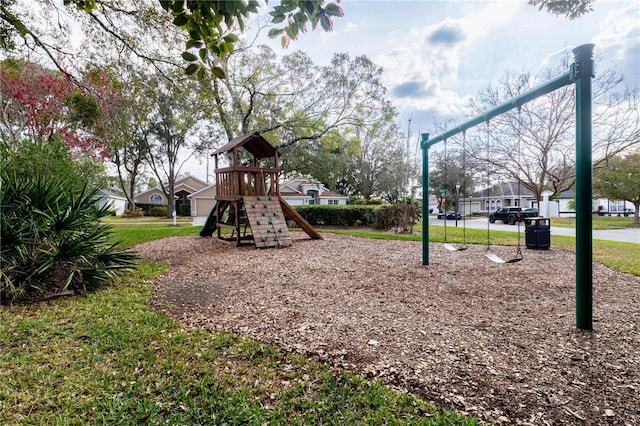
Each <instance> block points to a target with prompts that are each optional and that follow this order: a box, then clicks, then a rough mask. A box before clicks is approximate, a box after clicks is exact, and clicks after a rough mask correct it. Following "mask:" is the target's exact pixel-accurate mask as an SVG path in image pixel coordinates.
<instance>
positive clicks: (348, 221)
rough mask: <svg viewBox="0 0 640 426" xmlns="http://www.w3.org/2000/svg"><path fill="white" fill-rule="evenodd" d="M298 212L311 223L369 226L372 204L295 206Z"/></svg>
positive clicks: (371, 216)
mask: <svg viewBox="0 0 640 426" xmlns="http://www.w3.org/2000/svg"><path fill="white" fill-rule="evenodd" d="M294 208H295V209H296V210H297V211H298V213H300V215H301V216H302V217H303V218H304V219H305V220H306V221H307V222H309V224H311V225H332V226H358V225H364V226H369V225H371V223H372V218H373V210H374V209H375V207H374V206H364V205H338V206H336V205H333V206H328V205H318V204H313V205H307V206H295V207H294Z"/></svg>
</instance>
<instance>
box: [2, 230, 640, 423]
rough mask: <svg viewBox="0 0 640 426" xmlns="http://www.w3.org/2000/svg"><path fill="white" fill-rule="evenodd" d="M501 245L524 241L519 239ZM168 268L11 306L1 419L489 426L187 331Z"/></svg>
mask: <svg viewBox="0 0 640 426" xmlns="http://www.w3.org/2000/svg"><path fill="white" fill-rule="evenodd" d="M199 229H200V227H193V226H186V225H185V226H178V227H173V226H166V224H158V225H144V226H124V225H121V226H117V227H115V229H114V238H116V239H119V240H122V241H123V242H122V243H121V244H122V246H123V247H129V246H131V245H134V244H137V243H140V242H143V241H148V240H151V239H157V238H164V237H167V236H173V235H191V234H197V232H198V231H199ZM325 231H326V230H325ZM462 231H463V230H462V229H455V228H451V229H448V230H447V239H448V241H450V242H456V241H462ZM331 232H340V233H346V234H350V235H355V236H360V237H366V238H385V239H396V238H400V239H408V240H416V241H419V240H420V238H421V235H415V234H414V235H402V234H393V233H389V232H376V231H371V230H362V229H354V230H336V231H331ZM430 238H431V240H432V241H433V242H439V241H443V240H444V230H443V228H442V227H432V228H431V230H430ZM491 238H492V244H500V245H516V244H517V234H516V233H515V232H509V231H495V232H492V234H491ZM551 238H552V240H551V245H552V247H554V248H563V249H568V250H573V248H574V246H575V238H573V237H563V236H553V235H552V236H551ZM466 241H467V243H470V244H485V243H486V231H484V230H476V229H467V230H466ZM638 258H640V244H631V243H617V242H612V241H600V240H594V259H595V260H597V261H599V262H602V263H605V264H607V265H609V266H611V267H612V268H615V269H618V270H621V271H625V272H629V273H632V274H635V275H640V265H638V261H637V259H638ZM166 269H167V266H166V265H162V264H150V263H142V264H140V266H139V268H138V269H137V270H136V271H133V272H131V273H129V274H127V275H126V276H124V277H123V278H122V280H121V282H119V283H118V284H117V285H115V286H112V287H109V288H105V289H102V290H99V291H96V292H93V293H89V294H87V295H85V296H81V297H75V298H69V299H57V300H51V301H49V302H45V303H40V304H36V305H28V306H12V307H2V308H0V321H1V323H2V327H0V348H2V350H1V351H0V378H1V382H2V386H0V424H25V425H26V424H61V425H62V424H64V425H68V424H69V425H71V424H96V423H100V424H113V423H119V424H130V425H134V424H229V425H237V424H255V425H261V424H283V425H284V424H300V425H302V424H335V425H338V424H340V425H342V424H419V425H444V424H446V425H476V424H479V422H478V421H477V420H476V419H474V418H470V417H464V416H461V415H458V414H455V413H453V412H448V411H445V410H441V409H439V408H437V407H434V406H432V405H430V404H428V403H426V402H425V401H423V400H421V399H419V398H415V397H412V396H409V395H406V394H403V393H399V392H396V391H393V390H390V389H389V388H387V387H386V386H384V385H383V384H382V383H380V382H377V381H370V380H366V379H364V378H362V377H360V376H357V375H354V374H351V373H348V372H345V371H342V370H338V369H334V368H331V367H328V366H327V365H324V364H321V363H316V362H312V361H309V360H307V359H305V358H303V357H301V356H298V355H294V354H290V353H285V352H281V351H279V350H277V349H276V348H273V347H271V346H268V345H264V344H261V343H259V342H257V341H253V340H248V339H242V338H240V337H238V336H235V335H233V334H229V333H209V332H207V331H205V330H202V329H196V330H185V329H182V328H181V327H180V325H179V324H178V323H176V322H175V321H173V320H171V319H170V318H168V317H167V316H165V315H163V314H160V313H158V312H156V311H154V310H153V309H151V308H150V307H149V306H148V305H147V300H148V297H149V293H150V291H151V285H152V282H153V280H154V278H155V277H156V276H157V275H158V274H159V273H161V272H163V271H165V270H166Z"/></svg>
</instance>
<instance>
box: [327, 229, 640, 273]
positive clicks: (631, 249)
mask: <svg viewBox="0 0 640 426" xmlns="http://www.w3.org/2000/svg"><path fill="white" fill-rule="evenodd" d="M324 231H325V232H333V233H337V234H345V235H352V236H355V237H363V238H378V239H385V240H394V239H398V240H409V241H421V240H422V234H421V232H422V227H421V226H418V227H415V228H414V233H413V234H395V233H393V232H381V231H375V230H370V229H358V228H354V229H325V230H324ZM418 232H419V233H418ZM463 234H464V238H463ZM490 238H491V240H490V241H491V244H492V245H501V246H516V245H518V233H517V231H491V234H490ZM429 241H431V242H436V243H438V242H440V243H443V242H444V241H445V238H444V227H443V226H432V227H431V228H429ZM463 241H466V243H467V244H487V230H486V229H472V228H467V229H466V231H465V230H464V229H463V228H461V227H458V228H455V227H447V242H449V243H452V244H461V243H462V242H463ZM575 241H576V239H575V237H566V236H561V235H553V234H551V247H553V248H561V249H564V250H570V251H575V244H576V243H575ZM520 244H521V245H522V246H525V235H524V231H521V232H520ZM638 259H640V244H634V243H623V242H617V241H606V240H593V260H595V261H596V262H600V263H602V264H604V265H607V266H609V267H611V268H613V269H616V270H619V271H622V272H626V273H629V274H633V275H637V276H640V262H639V261H638Z"/></svg>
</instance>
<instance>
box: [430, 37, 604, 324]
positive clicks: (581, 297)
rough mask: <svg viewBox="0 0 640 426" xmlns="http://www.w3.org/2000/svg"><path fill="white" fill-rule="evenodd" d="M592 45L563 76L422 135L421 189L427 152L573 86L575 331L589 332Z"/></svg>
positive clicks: (577, 52) (586, 46)
mask: <svg viewBox="0 0 640 426" xmlns="http://www.w3.org/2000/svg"><path fill="white" fill-rule="evenodd" d="M593 49H594V45H593V44H584V45H581V46H578V47H576V48H575V49H573V54H574V62H573V64H571V67H570V69H569V70H568V71H566V72H565V73H564V74H562V75H560V76H559V77H556V78H555V79H553V80H550V81H548V82H546V83H544V84H542V85H540V86H538V87H535V88H534V89H532V90H530V91H528V92H526V93H524V94H522V95H520V96H518V97H516V98H513V99H512V100H511V101H509V102H506V103H504V104H502V105H499V106H498V107H496V108H494V109H492V110H490V111H487V112H486V113H484V114H482V115H480V116H477V117H475V118H473V119H471V120H469V121H467V122H466V123H464V124H461V125H460V126H457V127H455V128H454V129H451V130H449V131H446V132H444V133H442V134H440V135H438V136H436V137H434V138H432V139H429V134H428V133H423V134H422V139H421V146H422V188H424V189H425V190H426V188H429V148H430V147H432V146H433V145H435V144H436V143H438V142H441V141H445V140H446V139H447V138H450V137H452V136H454V135H456V134H458V133H461V132H466V131H467V130H468V129H470V128H472V127H474V126H476V125H478V124H482V123H486V124H487V125H488V124H489V121H490V120H491V119H492V118H493V117H496V116H498V115H500V114H503V113H505V112H507V111H510V110H512V109H514V108H518V109H519V108H520V107H521V106H522V105H524V104H525V103H527V102H529V101H531V100H534V99H536V98H538V97H540V96H543V95H546V94H547V93H551V92H553V91H554V90H557V89H559V88H561V87H564V86H568V85H570V84H575V88H576V191H575V192H576V209H575V210H576V327H577V328H580V329H585V330H591V329H592V328H593V266H592V262H593V242H592V217H591V214H592V212H591V210H592V209H591V194H592V189H593V182H592V123H591V121H592V118H591V116H592V111H591V110H592V105H591V97H592V94H591V92H592V89H591V83H592V82H591V79H592V78H593V77H594V65H593ZM428 209H429V205H428V197H427V196H424V197H423V200H422V211H423V212H426V211H428ZM422 264H423V265H428V264H429V227H428V226H425V227H424V229H423V234H422Z"/></svg>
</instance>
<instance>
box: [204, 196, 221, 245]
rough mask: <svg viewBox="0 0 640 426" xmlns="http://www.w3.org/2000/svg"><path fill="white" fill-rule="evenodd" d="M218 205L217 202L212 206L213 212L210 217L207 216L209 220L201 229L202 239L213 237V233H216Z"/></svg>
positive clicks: (210, 212) (211, 211)
mask: <svg viewBox="0 0 640 426" xmlns="http://www.w3.org/2000/svg"><path fill="white" fill-rule="evenodd" d="M216 204H217V202H216V201H214V202H213V206H211V210H210V211H209V216H207V220H206V221H205V222H204V225H202V228H201V229H200V236H201V237H211V236H213V233H214V232H216V223H217V222H218V218H216Z"/></svg>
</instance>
